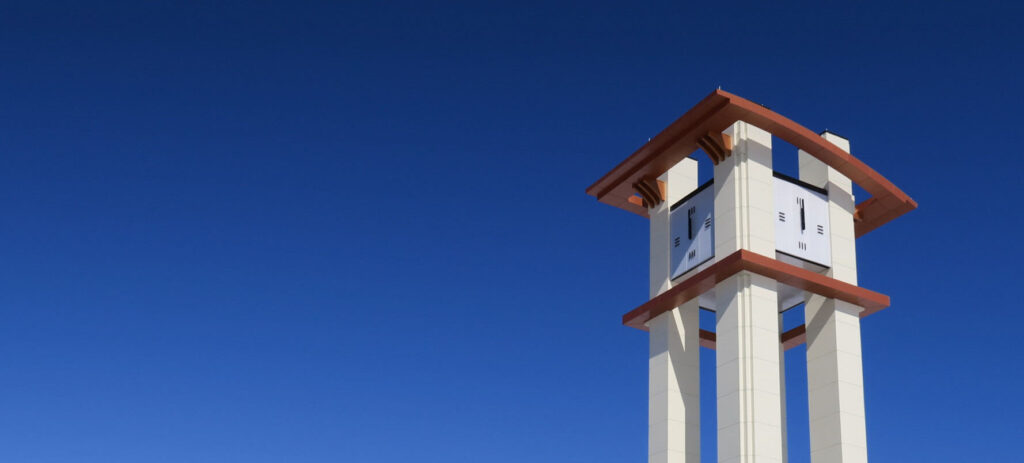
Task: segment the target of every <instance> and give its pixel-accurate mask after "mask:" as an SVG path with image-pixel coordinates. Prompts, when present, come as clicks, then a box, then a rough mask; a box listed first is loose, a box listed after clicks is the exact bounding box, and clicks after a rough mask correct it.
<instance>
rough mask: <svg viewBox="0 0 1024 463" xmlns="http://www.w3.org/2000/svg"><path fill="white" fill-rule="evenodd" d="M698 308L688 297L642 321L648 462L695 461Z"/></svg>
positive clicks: (697, 452)
mask: <svg viewBox="0 0 1024 463" xmlns="http://www.w3.org/2000/svg"><path fill="white" fill-rule="evenodd" d="M699 312H700V308H699V307H698V305H697V300H696V299H693V300H691V301H689V302H687V303H685V304H683V305H682V306H680V307H678V308H676V309H675V310H670V311H668V312H665V313H663V314H661V315H658V316H657V317H655V318H654V319H652V320H651V321H649V322H648V323H647V327H648V329H650V332H651V334H650V338H651V357H650V360H649V362H650V363H649V364H650V396H649V399H650V400H649V402H648V403H649V410H648V420H649V421H648V425H649V428H648V430H649V436H648V461H649V462H651V463H670V462H671V463H700V355H699V352H700V339H699V338H698V332H697V331H698V329H699V315H700V314H699Z"/></svg>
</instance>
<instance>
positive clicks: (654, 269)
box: [648, 158, 698, 298]
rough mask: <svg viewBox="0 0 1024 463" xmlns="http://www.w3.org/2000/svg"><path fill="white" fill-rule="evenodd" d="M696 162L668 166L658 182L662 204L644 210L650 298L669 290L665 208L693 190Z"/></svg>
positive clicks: (669, 254)
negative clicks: (662, 185) (647, 217)
mask: <svg viewBox="0 0 1024 463" xmlns="http://www.w3.org/2000/svg"><path fill="white" fill-rule="evenodd" d="M697 168H698V165H697V161H696V160H695V159H691V158H686V159H684V160H682V161H681V162H680V163H678V164H676V165H674V166H672V167H671V168H670V169H669V170H668V172H665V173H664V174H663V175H662V176H661V177H659V178H658V180H661V181H663V182H665V184H666V193H665V196H666V198H665V201H664V202H662V203H661V204H659V205H658V206H656V207H653V208H650V209H648V213H649V214H650V217H651V220H650V226H651V260H650V265H651V267H650V276H651V278H650V281H651V287H650V296H651V298H653V297H654V296H657V295H659V294H661V293H662V292H664V291H666V290H668V289H669V288H671V287H672V282H671V278H670V276H671V274H670V272H671V269H670V266H671V262H670V261H671V253H672V247H671V246H672V244H671V242H670V241H671V240H670V239H669V236H670V235H669V208H670V207H671V206H672V204H674V203H676V202H678V201H679V200H680V199H683V197H685V196H686V195H688V194H690V192H691V191H693V190H696V189H697V186H698V185H697Z"/></svg>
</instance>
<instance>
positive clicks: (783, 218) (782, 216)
mask: <svg viewBox="0 0 1024 463" xmlns="http://www.w3.org/2000/svg"><path fill="white" fill-rule="evenodd" d="M785 221H786V213H785V212H779V222H785Z"/></svg>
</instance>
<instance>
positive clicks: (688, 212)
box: [669, 182, 715, 278]
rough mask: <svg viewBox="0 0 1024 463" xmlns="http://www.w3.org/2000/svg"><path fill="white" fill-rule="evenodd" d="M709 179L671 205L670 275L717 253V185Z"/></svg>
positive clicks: (677, 274)
mask: <svg viewBox="0 0 1024 463" xmlns="http://www.w3.org/2000/svg"><path fill="white" fill-rule="evenodd" d="M710 186H711V183H710V182H709V183H706V184H704V185H702V186H701V187H700V189H698V190H697V191H696V192H695V193H693V194H692V195H691V196H689V197H687V198H684V199H683V201H681V202H680V203H679V204H676V205H673V206H672V212H671V213H670V215H669V240H670V242H669V245H670V246H671V247H672V253H671V254H672V261H671V269H672V272H671V275H672V278H676V277H678V276H680V275H682V274H684V273H686V272H687V271H689V270H691V269H693V268H694V267H696V266H698V265H700V264H702V263H704V262H705V261H707V260H709V259H711V258H712V257H714V256H715V228H714V215H715V211H714V207H715V196H714V193H715V189H714V188H710Z"/></svg>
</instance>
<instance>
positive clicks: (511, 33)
mask: <svg viewBox="0 0 1024 463" xmlns="http://www.w3.org/2000/svg"><path fill="white" fill-rule="evenodd" d="M83 3H84V2H68V3H54V2H5V3H4V4H3V5H2V6H0V206H2V211H3V213H2V216H0V224H2V226H0V243H2V244H0V249H2V254H0V255H2V260H0V315H2V316H0V461H4V462H103V463H113V462H226V461H244V462H248V463H259V462H285V461H287V462H338V461H343V462H407V461H417V462H445V463H450V462H481V461H486V462H523V461H536V462H587V463H590V462H627V461H644V459H645V458H646V445H647V439H646V426H647V418H646V415H647V405H646V400H647V373H646V369H647V361H646V356H647V337H646V335H645V334H644V333H642V332H639V331H635V330H631V329H629V328H625V327H623V326H621V325H620V324H619V317H620V316H621V314H622V313H624V312H626V311H627V310H629V309H631V308H633V307H634V306H636V305H637V304H639V303H641V302H643V301H644V300H645V298H646V291H647V281H646V280H647V263H646V259H647V228H646V227H647V224H646V222H645V221H644V220H643V219H640V218H638V217H636V216H633V215H631V214H628V213H626V212H623V211H620V210H617V209H614V208H610V207H608V206H604V205H601V204H599V203H598V202H596V201H595V200H594V199H593V198H591V197H589V196H586V195H585V194H584V192H583V190H584V189H585V187H587V186H588V185H589V184H590V183H591V182H592V181H594V180H596V179H597V178H598V177H599V176H600V175H602V174H603V173H604V172H605V171H607V170H608V169H610V168H611V167H612V166H613V165H614V164H615V163H617V162H618V161H619V160H621V159H622V158H624V157H625V156H627V155H628V154H629V153H631V152H632V151H633V150H634V149H636V148H637V147H638V146H639V145H640V144H641V143H642V142H644V141H645V140H647V138H648V137H650V136H652V135H653V134H655V133H656V132H657V131H659V130H660V129H661V128H663V127H664V126H665V125H667V124H668V123H669V122H671V121H672V120H673V119H674V118H675V117H677V116H679V115H680V114H682V112H684V111H685V110H686V109H687V108H689V107H690V106H691V105H692V104H694V103H695V102H696V101H698V100H699V99H700V98H702V97H703V96H705V95H706V94H707V93H708V92H710V91H711V90H713V89H714V88H716V87H718V86H722V88H723V89H725V90H728V91H731V92H734V93H737V94H739V95H741V96H744V97H746V98H749V99H752V100H755V101H758V102H760V103H763V104H766V105H768V106H770V107H772V109H774V110H776V111H778V112H780V113H782V114H784V115H786V116H788V117H790V118H792V119H794V120H796V121H798V122H800V123H802V124H804V125H806V126H808V127H809V128H811V129H816V130H820V129H825V128H829V129H832V130H834V131H836V132H838V133H839V134H842V135H844V136H847V137H849V138H850V139H852V145H853V151H854V153H855V154H856V155H857V156H858V157H860V158H861V159H862V160H864V161H865V162H867V163H868V164H869V165H871V166H873V167H874V168H876V169H877V170H878V171H879V172H881V173H882V174H883V175H885V176H887V177H888V178H889V179H891V180H892V181H893V182H895V183H896V184H897V185H899V186H901V187H902V188H903V189H904V190H905V191H907V192H908V193H909V194H910V195H911V196H913V197H914V198H915V199H916V200H917V201H918V202H919V203H920V205H921V207H920V209H918V210H917V211H914V212H912V213H910V214H908V215H906V216H904V217H903V218H900V219H899V220H897V221H896V222H893V223H891V224H889V225H887V226H885V227H883V228H882V229H880V230H878V231H875V232H873V233H871V234H870V235H868V236H866V237H864V238H863V239H861V240H860V241H858V254H859V258H860V278H861V284H862V285H863V286H865V287H867V288H871V289H874V290H877V291H880V292H883V293H886V294H889V295H890V296H891V297H892V301H893V305H892V307H891V308H890V309H888V310H886V311H884V312H882V313H879V314H877V315H874V316H872V317H870V318H869V319H867V320H865V321H864V323H863V340H864V342H863V345H864V362H865V364H864V374H865V384H866V392H867V423H868V438H869V445H870V453H871V456H872V457H873V459H874V461H879V462H886V461H901V462H908V461H909V462H914V461H924V462H963V461H1014V460H1018V459H1020V450H1019V447H1017V445H1018V442H1017V441H1019V439H1020V437H1021V436H1020V429H1021V425H1020V419H1021V416H1022V413H1024V405H1022V402H1021V400H1020V391H1021V390H1022V388H1024V376H1022V375H1021V372H1020V368H1021V365H1022V360H1021V351H1022V350H1021V348H1020V342H1021V339H1022V336H1021V329H1022V327H1024V312H1022V310H1021V308H1022V307H1021V305H1022V303H1021V300H1022V298H1021V294H1022V293H1021V289H1020V288H1021V283H1020V281H1019V280H1020V276H1021V273H1022V272H1021V270H1020V268H1019V267H1016V266H1013V265H1011V263H1013V262H1016V261H1019V260H1020V259H1021V257H1022V252H1021V251H1022V246H1021V238H1020V237H1019V235H1020V233H1021V227H1022V225H1024V221H1022V219H1021V207H1020V203H1019V201H1020V199H1019V197H1020V196H1021V193H1022V192H1024V186H1022V168H1024V161H1022V159H1024V158H1022V155H1021V153H1020V152H1019V149H1020V148H1019V145H1020V142H1019V141H1018V138H1019V137H1020V136H1021V124H1022V123H1024V121H1022V118H1021V116H1020V109H1019V107H1020V105H1021V103H1024V101H1022V100H1024V98H1022V97H1024V89H1022V88H1021V84H1020V82H1021V79H1022V72H1021V71H1022V66H1024V65H1022V64H1021V62H1022V61H1021V56H1024V36H1022V32H1021V27H1020V24H1019V20H1020V18H1021V13H1022V11H1020V10H1017V11H1011V9H1010V7H1009V6H1008V5H1005V6H1004V5H997V4H993V5H986V4H985V2H961V3H959V4H953V3H943V2H917V3H905V4H897V3H894V2H876V3H873V4H869V3H864V2H861V3H858V4H856V5H851V4H842V3H833V4H828V5H824V4H819V3H816V2H809V3H806V4H802V5H798V4H789V5H785V6H783V5H771V6H766V5H762V6H757V5H756V4H750V5H744V4H742V3H741V2H733V3H724V4H714V3H713V2H695V3H691V2H680V1H672V2H668V1H665V2H652V3H645V4H635V3H631V2H621V3H618V4H608V3H600V2H578V3H559V4H555V3H551V2H536V3H528V2H509V3H505V4H499V3H492V2H464V3H441V2H359V1H350V2H333V3H326V2H325V3H307V2H302V3H299V2H277V3H268V2H190V3H184V4H175V3H172V2H155V1H154V2H125V3H110V2H106V3H103V5H102V6H98V5H90V6H86V5H84V4H83ZM428 3H431V5H428ZM780 151H782V150H780ZM779 156H783V154H779ZM780 163H784V161H780ZM790 358H791V359H792V358H798V357H792V355H791V357H790ZM791 361H792V360H791ZM800 374H801V372H800V371H799V369H798V368H797V369H796V370H794V372H793V377H792V378H791V379H792V380H793V381H796V382H797V383H798V382H799V380H800ZM797 386H799V384H797ZM801 394H803V392H802V391H801V390H800V388H799V387H796V388H795V390H791V403H790V408H791V413H793V414H795V416H797V417H798V416H799V413H800V405H801V402H800V400H801V398H800V395H801ZM804 406H805V404H804ZM804 413H806V411H804ZM798 421H800V420H794V423H792V425H791V426H792V427H791V434H792V438H791V442H790V443H791V446H792V452H793V456H792V459H791V460H790V461H792V462H794V463H796V462H804V461H807V455H806V454H807V447H806V445H807V444H806V440H807V438H806V424H803V423H800V422H798ZM710 439H713V436H710V435H707V434H706V435H705V442H706V443H708V442H713V441H712V440H710ZM707 447H709V448H706V449H705V450H706V451H707V455H708V456H709V457H710V456H713V448H710V447H711V445H707Z"/></svg>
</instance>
